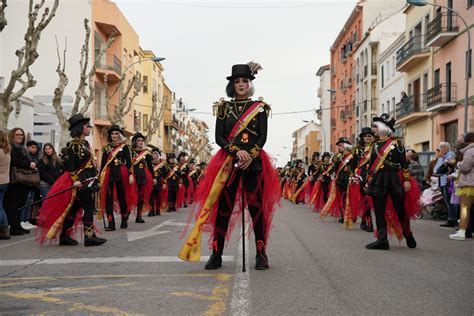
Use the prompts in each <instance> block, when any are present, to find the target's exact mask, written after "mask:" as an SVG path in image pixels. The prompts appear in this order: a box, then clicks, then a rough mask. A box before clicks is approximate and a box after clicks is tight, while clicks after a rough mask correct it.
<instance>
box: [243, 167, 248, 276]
mask: <svg viewBox="0 0 474 316" xmlns="http://www.w3.org/2000/svg"><path fill="white" fill-rule="evenodd" d="M244 173H245V171H244V170H242V272H246V271H247V270H246V269H245V189H244V183H245V182H244Z"/></svg>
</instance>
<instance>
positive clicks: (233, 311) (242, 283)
mask: <svg viewBox="0 0 474 316" xmlns="http://www.w3.org/2000/svg"><path fill="white" fill-rule="evenodd" d="M242 238H245V235H244V236H242ZM247 244H248V243H246V247H245V248H246V249H245V250H246V251H245V263H246V268H247V272H242V257H243V253H242V252H243V251H242V241H240V242H239V254H238V256H237V264H236V265H235V277H234V286H233V288H232V298H231V301H230V315H239V316H245V315H250V297H251V295H250V262H249V249H248V247H247ZM222 260H224V258H222Z"/></svg>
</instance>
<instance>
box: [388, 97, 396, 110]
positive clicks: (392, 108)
mask: <svg viewBox="0 0 474 316" xmlns="http://www.w3.org/2000/svg"><path fill="white" fill-rule="evenodd" d="M395 102H396V101H395V97H393V98H392V106H391V107H390V108H389V109H388V112H389V113H390V112H392V111H395Z"/></svg>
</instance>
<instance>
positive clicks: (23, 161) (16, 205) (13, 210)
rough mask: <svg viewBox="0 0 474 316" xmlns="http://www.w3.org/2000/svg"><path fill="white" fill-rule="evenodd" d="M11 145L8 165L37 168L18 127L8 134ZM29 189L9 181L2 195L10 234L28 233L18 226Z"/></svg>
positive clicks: (23, 134) (30, 168) (21, 130)
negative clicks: (21, 209) (31, 159)
mask: <svg viewBox="0 0 474 316" xmlns="http://www.w3.org/2000/svg"><path fill="white" fill-rule="evenodd" d="M9 140H10V147H11V152H10V155H11V161H10V167H17V168H22V169H28V170H37V166H36V163H35V162H34V161H30V158H29V156H28V152H27V150H26V147H25V132H24V131H23V129H21V128H19V127H15V128H14V129H12V130H11V131H10V135H9ZM29 191H30V189H29V187H28V186H27V185H24V184H20V183H10V184H9V185H8V188H7V191H6V192H5V196H4V201H3V202H4V203H3V205H4V207H5V209H6V211H7V217H8V223H9V224H10V235H12V236H17V235H23V234H29V231H28V230H25V229H23V228H22V227H21V226H20V208H21V207H23V206H24V205H25V204H26V200H27V198H28V193H29Z"/></svg>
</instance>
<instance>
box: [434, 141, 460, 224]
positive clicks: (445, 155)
mask: <svg viewBox="0 0 474 316" xmlns="http://www.w3.org/2000/svg"><path fill="white" fill-rule="evenodd" d="M439 150H440V157H439V158H438V161H437V162H436V166H435V168H434V173H435V175H437V176H439V188H440V190H441V193H442V194H443V199H444V202H445V203H446V206H447V207H448V221H447V222H446V223H444V224H441V225H440V226H441V227H455V226H456V224H457V214H456V208H455V206H454V205H452V204H451V195H450V194H449V192H448V188H449V185H448V184H449V183H448V174H450V173H449V170H448V168H447V167H448V162H447V160H448V159H449V158H451V157H455V154H454V152H453V151H451V145H450V144H449V143H448V142H441V143H440V144H439ZM442 166H444V167H443V168H441V167H442ZM440 168H441V170H440Z"/></svg>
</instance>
